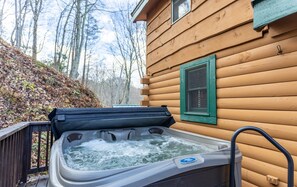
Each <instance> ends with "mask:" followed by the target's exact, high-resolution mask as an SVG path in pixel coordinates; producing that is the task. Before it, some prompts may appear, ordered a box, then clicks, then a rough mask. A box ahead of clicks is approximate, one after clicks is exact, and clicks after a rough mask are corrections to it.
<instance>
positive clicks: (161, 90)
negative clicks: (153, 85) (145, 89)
mask: <svg viewBox="0 0 297 187" xmlns="http://www.w3.org/2000/svg"><path fill="white" fill-rule="evenodd" d="M179 87H180V86H179V85H176V86H168V87H164V88H157V89H150V91H149V95H153V94H167V93H177V92H179Z"/></svg>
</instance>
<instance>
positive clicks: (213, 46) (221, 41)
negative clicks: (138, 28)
mask: <svg viewBox="0 0 297 187" xmlns="http://www.w3.org/2000/svg"><path fill="white" fill-rule="evenodd" d="M251 27H252V24H251V23H249V24H246V25H243V26H240V27H238V28H235V29H233V30H230V31H228V32H226V33H223V34H220V35H218V36H215V37H212V38H209V39H206V40H205V41H202V42H198V43H196V44H193V45H190V46H188V47H186V48H184V49H182V50H180V51H178V52H177V53H174V54H172V55H170V56H168V57H166V58H165V59H163V60H161V61H159V62H158V63H156V64H154V65H152V66H150V67H147V71H148V73H149V74H150V75H153V74H155V73H157V72H160V71H163V70H166V69H170V68H172V67H174V66H177V65H180V64H183V63H185V62H189V61H191V60H194V59H197V58H201V57H203V56H206V55H209V54H213V53H215V52H217V51H220V50H223V49H226V48H229V47H233V46H237V45H240V44H242V43H245V42H249V41H252V40H255V39H259V38H262V36H263V35H262V33H261V32H260V33H259V32H255V31H253V30H251ZM148 61H149V59H148Z"/></svg>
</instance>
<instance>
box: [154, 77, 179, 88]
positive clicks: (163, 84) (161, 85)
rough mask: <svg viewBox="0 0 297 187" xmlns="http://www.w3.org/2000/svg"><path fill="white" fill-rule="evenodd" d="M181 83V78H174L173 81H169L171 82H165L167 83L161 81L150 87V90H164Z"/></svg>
mask: <svg viewBox="0 0 297 187" xmlns="http://www.w3.org/2000/svg"><path fill="white" fill-rule="evenodd" d="M179 83H180V80H179V78H173V79H169V80H165V81H161V82H156V83H152V84H150V85H149V87H150V89H155V88H163V87H166V86H174V85H178V84H179Z"/></svg>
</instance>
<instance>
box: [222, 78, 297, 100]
mask: <svg viewBox="0 0 297 187" xmlns="http://www.w3.org/2000/svg"><path fill="white" fill-rule="evenodd" d="M296 95H297V81H293V82H283V83H273V84H263V85H256V86H255V85H253V86H240V87H232V88H220V89H217V97H218V98H243V97H285V96H296Z"/></svg>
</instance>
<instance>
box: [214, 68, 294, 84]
mask: <svg viewBox="0 0 297 187" xmlns="http://www.w3.org/2000/svg"><path fill="white" fill-rule="evenodd" d="M272 63H273V62H272ZM296 72H297V66H294V67H289V68H282V69H276V70H270V71H263V72H258V73H250V74H243V75H237V76H232V77H226V78H219V79H217V88H228V87H237V86H250V85H261V84H271V83H279V82H290V81H297V73H296Z"/></svg>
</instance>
